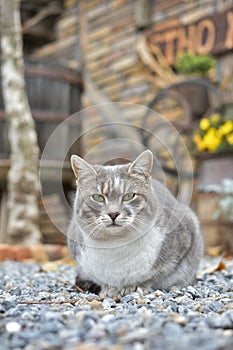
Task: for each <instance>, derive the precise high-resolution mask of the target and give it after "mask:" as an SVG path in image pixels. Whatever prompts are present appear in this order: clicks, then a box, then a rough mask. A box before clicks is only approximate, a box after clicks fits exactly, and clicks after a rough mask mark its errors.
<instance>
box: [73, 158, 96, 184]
mask: <svg viewBox="0 0 233 350" xmlns="http://www.w3.org/2000/svg"><path fill="white" fill-rule="evenodd" d="M71 166H72V169H73V172H74V175H75V176H76V178H77V179H80V177H90V176H96V175H97V174H96V171H95V169H94V168H93V167H92V166H91V165H90V164H88V163H87V162H86V161H85V160H84V159H82V158H80V157H79V156H76V155H74V154H73V155H72V156H71Z"/></svg>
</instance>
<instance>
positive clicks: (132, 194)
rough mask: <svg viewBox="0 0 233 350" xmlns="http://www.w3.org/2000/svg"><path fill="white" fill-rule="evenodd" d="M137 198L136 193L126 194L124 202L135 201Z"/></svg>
mask: <svg viewBox="0 0 233 350" xmlns="http://www.w3.org/2000/svg"><path fill="white" fill-rule="evenodd" d="M134 196H135V194H134V193H126V194H125V195H124V196H123V198H122V199H123V201H131V199H133V198H134Z"/></svg>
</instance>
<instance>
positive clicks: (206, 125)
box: [200, 118, 210, 130]
mask: <svg viewBox="0 0 233 350" xmlns="http://www.w3.org/2000/svg"><path fill="white" fill-rule="evenodd" d="M209 126H210V121H209V119H207V118H203V119H201V121H200V129H201V130H207V129H208V128H209Z"/></svg>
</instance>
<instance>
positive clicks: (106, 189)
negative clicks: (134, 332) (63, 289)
mask: <svg viewBox="0 0 233 350" xmlns="http://www.w3.org/2000/svg"><path fill="white" fill-rule="evenodd" d="M152 162H153V155H152V153H151V152H150V151H149V150H147V151H144V152H143V153H141V154H140V155H139V156H138V158H137V159H136V160H135V161H134V162H133V163H129V164H126V165H120V166H116V165H115V166H100V165H90V164H88V163H86V162H85V161H84V160H83V159H81V158H80V157H78V156H72V159H71V164H72V168H73V170H74V173H75V175H76V177H77V194H76V198H75V202H74V211H73V218H72V220H71V223H70V226H69V230H68V247H69V250H70V252H71V254H72V256H73V257H74V258H75V259H76V261H77V264H78V277H77V280H76V283H77V285H79V287H81V288H83V289H85V290H86V289H89V290H91V291H93V292H95V293H98V292H100V294H101V295H102V296H105V295H108V296H119V295H124V294H126V293H128V292H130V291H133V290H136V288H137V287H142V288H143V289H147V290H148V289H151V288H153V289H159V288H160V289H169V288H170V287H172V286H173V285H176V286H186V285H189V284H192V283H193V282H194V281H195V274H196V271H197V268H198V265H199V261H200V259H201V256H202V252H203V241H202V236H201V232H200V228H199V222H198V219H197V217H196V215H195V214H194V213H193V212H192V211H191V209H189V208H188V207H186V206H184V205H183V204H180V203H178V202H177V200H176V199H175V198H174V197H173V195H172V194H171V193H170V192H169V191H168V190H167V189H166V188H165V187H164V186H163V185H162V184H161V183H160V182H158V181H155V180H153V179H152V178H151V176H150V174H151V168H152ZM95 194H100V195H101V196H103V197H104V200H103V198H100V197H97V198H98V200H103V202H99V201H96V200H95V199H96V196H95V199H94V198H93V197H92V196H93V195H95ZM125 194H129V195H128V197H130V196H131V197H132V194H135V195H134V197H133V198H132V199H131V200H123V196H124V195H125ZM125 198H127V197H124V199H125ZM109 214H111V215H109ZM117 215H118V216H117ZM111 216H112V218H111ZM114 216H115V221H114ZM113 221H114V222H113ZM116 224H117V225H119V226H117V225H116Z"/></svg>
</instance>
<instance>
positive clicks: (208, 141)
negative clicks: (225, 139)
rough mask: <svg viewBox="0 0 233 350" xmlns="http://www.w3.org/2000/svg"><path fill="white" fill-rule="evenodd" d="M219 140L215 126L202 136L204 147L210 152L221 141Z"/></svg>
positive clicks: (214, 149)
mask: <svg viewBox="0 0 233 350" xmlns="http://www.w3.org/2000/svg"><path fill="white" fill-rule="evenodd" d="M221 140H222V138H221V136H220V135H219V133H218V131H217V130H216V129H215V128H210V129H209V130H208V131H207V133H206V134H205V136H204V137H203V142H204V144H205V148H206V149H207V150H208V151H210V152H214V151H216V149H217V148H218V146H219V145H220V143H221Z"/></svg>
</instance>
